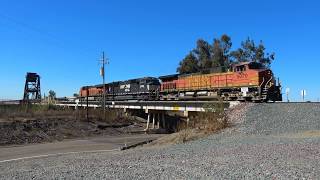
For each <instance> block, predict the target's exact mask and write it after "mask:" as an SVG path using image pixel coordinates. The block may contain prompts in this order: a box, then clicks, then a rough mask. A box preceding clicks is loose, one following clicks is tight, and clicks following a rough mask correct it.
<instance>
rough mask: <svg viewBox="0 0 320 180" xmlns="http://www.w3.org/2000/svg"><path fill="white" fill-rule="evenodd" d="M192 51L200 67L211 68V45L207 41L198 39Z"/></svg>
mask: <svg viewBox="0 0 320 180" xmlns="http://www.w3.org/2000/svg"><path fill="white" fill-rule="evenodd" d="M193 52H194V53H195V55H196V57H197V60H198V61H199V66H200V68H201V69H207V68H211V66H212V61H211V46H210V44H209V43H208V42H207V41H205V40H203V39H199V40H198V41H197V47H196V49H194V50H193Z"/></svg>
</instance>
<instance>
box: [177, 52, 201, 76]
mask: <svg viewBox="0 0 320 180" xmlns="http://www.w3.org/2000/svg"><path fill="white" fill-rule="evenodd" d="M199 70H200V67H199V61H198V59H197V58H196V56H195V55H194V54H193V53H192V52H190V53H189V54H188V55H187V56H186V57H185V58H184V59H183V60H182V61H181V62H180V63H179V67H178V68H177V72H179V73H180V74H187V73H196V72H199Z"/></svg>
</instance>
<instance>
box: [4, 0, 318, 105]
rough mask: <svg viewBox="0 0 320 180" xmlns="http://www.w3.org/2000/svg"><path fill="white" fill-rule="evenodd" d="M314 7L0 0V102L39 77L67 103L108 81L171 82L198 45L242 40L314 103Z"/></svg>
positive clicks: (206, 0)
mask: <svg viewBox="0 0 320 180" xmlns="http://www.w3.org/2000/svg"><path fill="white" fill-rule="evenodd" d="M319 9H320V3H319V2H317V1H316V0H314V1H279V0H278V1H276V0H269V1H254V0H252V1H249V0H243V1H237V0H233V1H231V0H229V1H228V0H225V1H210V0H197V1H187V0H177V1H169V0H161V1H149V0H137V1H124V0H123V1H119V0H118V1H116V0H109V1H104V0H90V1H88V0H68V1H62V0H55V1H49V0H29V1H17V0H0V62H1V64H0V67H1V71H0V99H19V98H21V97H22V95H23V87H24V81H25V74H26V72H30V71H31V72H37V73H39V74H40V75H41V83H42V84H41V86H42V93H47V92H48V91H49V90H50V89H52V90H55V91H56V92H57V95H58V96H70V95H72V94H73V93H75V92H78V90H79V87H80V86H83V85H91V84H98V83H101V77H100V76H99V64H98V60H99V58H100V56H101V52H102V51H105V52H106V54H107V56H108V58H109V59H110V65H108V67H107V69H106V75H107V81H109V82H110V81H114V80H124V79H128V78H136V77H142V76H159V75H166V74H172V73H175V70H176V67H177V65H178V63H179V61H180V60H181V59H182V58H183V57H184V56H185V55H186V54H187V53H188V52H189V51H190V50H191V49H192V48H194V47H195V42H196V40H197V39H199V38H204V39H206V40H208V41H210V42H212V40H213V38H215V37H219V36H221V35H222V34H224V33H226V34H228V35H229V36H231V38H232V41H233V47H234V48H237V47H239V45H240V42H241V41H242V40H244V39H246V38H247V37H251V38H253V39H254V40H256V41H259V40H263V41H264V43H265V45H266V47H267V51H269V52H272V51H273V52H275V53H276V60H275V61H274V63H273V64H272V69H273V71H274V73H275V75H276V76H278V77H279V78H280V79H281V81H282V85H283V89H285V88H286V87H289V88H290V89H291V92H290V96H291V99H292V100H300V99H301V98H300V90H301V89H306V90H307V97H306V98H307V99H309V100H317V99H318V98H320V80H319V71H320V70H319V69H320V58H319V57H320V55H319V52H320V46H319V42H320V35H319V32H320V11H319Z"/></svg>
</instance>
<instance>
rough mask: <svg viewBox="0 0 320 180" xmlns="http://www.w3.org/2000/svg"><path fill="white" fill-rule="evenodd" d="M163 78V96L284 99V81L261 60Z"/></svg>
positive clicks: (178, 98) (259, 99) (261, 99)
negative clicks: (216, 71)
mask: <svg viewBox="0 0 320 180" xmlns="http://www.w3.org/2000/svg"><path fill="white" fill-rule="evenodd" d="M159 79H161V81H162V83H161V89H160V99H161V100H168V99H170V100H189V99H216V98H217V97H219V98H221V99H223V100H240V101H269V100H270V101H281V100H282V95H281V85H280V83H279V81H278V84H277V83H276V79H275V77H274V75H273V73H272V71H271V70H270V69H267V68H264V66H262V65H261V64H260V63H256V62H243V63H238V64H234V65H233V66H232V67H231V69H230V70H229V71H228V72H223V73H208V74H201V73H197V74H188V75H178V74H176V75H169V76H162V77H159Z"/></svg>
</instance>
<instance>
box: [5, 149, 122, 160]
mask: <svg viewBox="0 0 320 180" xmlns="http://www.w3.org/2000/svg"><path fill="white" fill-rule="evenodd" d="M119 150H120V149H119V148H117V149H110V150H96V151H74V152H66V153H56V154H44V155H38V156H29V157H22V158H16V159H7V160H2V161H0V163H4V162H11V161H19V160H26V159H34V158H43V157H51V156H60V155H68V154H78V153H99V152H113V151H119Z"/></svg>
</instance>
